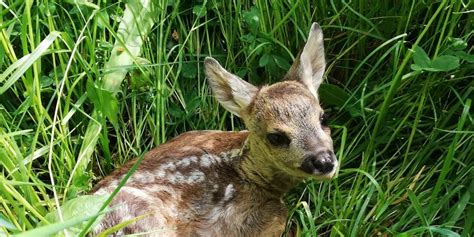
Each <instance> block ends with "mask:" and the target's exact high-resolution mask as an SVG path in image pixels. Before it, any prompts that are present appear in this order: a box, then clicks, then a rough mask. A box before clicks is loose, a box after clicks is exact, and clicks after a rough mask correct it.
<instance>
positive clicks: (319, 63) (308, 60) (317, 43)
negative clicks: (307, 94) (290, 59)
mask: <svg viewBox="0 0 474 237" xmlns="http://www.w3.org/2000/svg"><path fill="white" fill-rule="evenodd" d="M325 68H326V60H325V58H324V42H323V31H322V30H321V27H320V26H319V25H318V23H313V25H312V26H311V30H310V32H309V35H308V40H307V41H306V45H305V46H304V48H303V51H302V52H301V53H300V55H299V58H296V59H295V62H294V63H293V65H292V66H291V68H290V71H288V73H287V75H286V76H285V78H286V79H290V80H291V79H294V80H298V81H300V82H301V83H303V84H304V85H305V86H306V87H307V88H308V89H309V90H310V91H311V93H313V95H314V96H316V98H317V97H318V89H319V86H320V85H321V82H323V74H324V70H325Z"/></svg>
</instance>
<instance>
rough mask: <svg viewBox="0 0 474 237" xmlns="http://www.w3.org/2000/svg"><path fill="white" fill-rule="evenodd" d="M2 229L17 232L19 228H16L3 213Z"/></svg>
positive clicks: (1, 219) (1, 216)
mask: <svg viewBox="0 0 474 237" xmlns="http://www.w3.org/2000/svg"><path fill="white" fill-rule="evenodd" d="M0 227H5V228H7V229H9V230H17V228H16V227H15V225H13V224H12V223H11V222H10V221H9V220H8V218H6V217H5V216H4V215H3V214H2V213H0ZM0 231H1V228H0ZM0 236H1V232H0Z"/></svg>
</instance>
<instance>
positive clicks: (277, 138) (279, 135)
mask: <svg viewBox="0 0 474 237" xmlns="http://www.w3.org/2000/svg"><path fill="white" fill-rule="evenodd" d="M267 139H268V141H269V142H270V144H272V145H273V146H282V147H286V146H288V145H290V142H291V141H290V138H289V137H288V136H287V135H286V134H285V133H283V132H274V133H269V134H267Z"/></svg>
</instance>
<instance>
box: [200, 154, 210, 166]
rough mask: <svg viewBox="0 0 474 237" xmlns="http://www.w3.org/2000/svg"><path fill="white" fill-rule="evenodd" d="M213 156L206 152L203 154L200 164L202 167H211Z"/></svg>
mask: <svg viewBox="0 0 474 237" xmlns="http://www.w3.org/2000/svg"><path fill="white" fill-rule="evenodd" d="M211 159H212V158H211V156H210V155H208V154H204V155H202V156H201V158H200V161H201V162H199V164H200V165H201V166H202V167H209V166H211V164H212V162H211Z"/></svg>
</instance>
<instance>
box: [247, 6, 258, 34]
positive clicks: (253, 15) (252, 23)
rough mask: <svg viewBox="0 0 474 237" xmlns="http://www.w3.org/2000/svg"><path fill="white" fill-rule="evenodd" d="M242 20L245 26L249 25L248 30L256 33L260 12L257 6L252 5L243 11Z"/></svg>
mask: <svg viewBox="0 0 474 237" xmlns="http://www.w3.org/2000/svg"><path fill="white" fill-rule="evenodd" d="M244 21H245V23H247V26H248V27H249V29H250V31H251V32H252V33H253V34H254V35H257V32H258V26H259V24H260V12H259V11H258V8H257V7H255V6H253V7H252V8H250V11H245V12H244Z"/></svg>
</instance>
